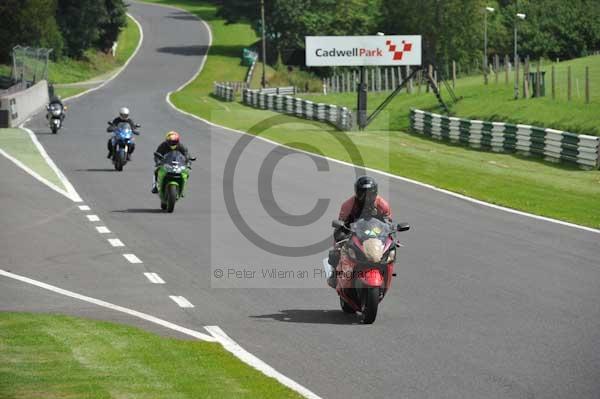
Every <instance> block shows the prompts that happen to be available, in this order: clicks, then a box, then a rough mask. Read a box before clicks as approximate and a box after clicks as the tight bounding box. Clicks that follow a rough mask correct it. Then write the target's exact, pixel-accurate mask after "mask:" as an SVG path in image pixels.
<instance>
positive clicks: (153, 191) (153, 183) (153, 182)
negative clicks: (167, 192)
mask: <svg viewBox="0 0 600 399" xmlns="http://www.w3.org/2000/svg"><path fill="white" fill-rule="evenodd" d="M152 194H158V188H157V187H156V175H154V176H152Z"/></svg>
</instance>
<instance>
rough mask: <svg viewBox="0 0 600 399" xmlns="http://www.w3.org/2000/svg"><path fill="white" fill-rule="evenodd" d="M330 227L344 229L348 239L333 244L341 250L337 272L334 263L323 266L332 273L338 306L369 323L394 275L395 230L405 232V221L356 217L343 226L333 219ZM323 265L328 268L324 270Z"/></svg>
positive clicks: (342, 223) (327, 271) (406, 225)
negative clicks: (334, 274) (333, 274)
mask: <svg viewBox="0 0 600 399" xmlns="http://www.w3.org/2000/svg"><path fill="white" fill-rule="evenodd" d="M332 226H333V227H334V228H342V229H345V230H347V231H348V232H349V233H350V234H351V235H350V237H349V238H348V239H345V240H342V241H340V242H337V243H336V246H337V247H338V248H339V249H341V250H342V256H341V259H340V261H339V262H340V265H341V269H342V270H341V272H336V271H335V267H336V266H337V265H329V264H327V265H325V267H326V273H327V274H328V275H330V273H334V272H335V273H336V274H337V275H336V278H337V286H336V292H337V294H338V295H339V297H340V305H341V307H342V310H343V311H344V312H346V313H356V312H358V313H360V319H361V321H362V322H363V323H364V324H371V323H373V322H374V321H375V318H376V317H377V309H378V307H379V303H380V302H381V301H382V300H383V298H384V297H385V294H386V293H387V291H388V290H389V289H390V287H391V282H392V276H395V274H394V261H395V260H396V250H397V248H398V246H399V245H400V243H399V242H397V241H396V240H395V237H394V233H395V231H406V230H409V229H410V226H409V225H408V224H406V223H401V224H398V225H392V224H390V223H386V222H383V221H381V220H379V219H377V218H368V219H359V220H357V221H356V222H355V223H352V224H351V225H350V227H349V228H348V227H346V225H345V224H344V222H342V221H339V220H334V221H333V222H332ZM327 266H330V269H329V270H327Z"/></svg>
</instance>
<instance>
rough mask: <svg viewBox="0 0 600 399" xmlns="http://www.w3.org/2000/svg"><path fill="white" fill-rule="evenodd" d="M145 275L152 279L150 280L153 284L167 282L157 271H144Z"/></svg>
mask: <svg viewBox="0 0 600 399" xmlns="http://www.w3.org/2000/svg"><path fill="white" fill-rule="evenodd" d="M144 276H146V278H147V279H148V280H150V282H151V283H152V284H164V283H165V280H163V279H162V278H160V276H159V275H158V274H156V273H144Z"/></svg>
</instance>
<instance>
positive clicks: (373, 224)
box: [350, 218, 392, 242]
mask: <svg viewBox="0 0 600 399" xmlns="http://www.w3.org/2000/svg"><path fill="white" fill-rule="evenodd" d="M350 227H351V229H352V231H354V232H355V233H356V236H357V237H358V239H359V240H360V241H366V240H368V239H371V238H375V239H378V240H381V241H384V242H385V240H387V237H388V236H389V235H390V234H391V233H392V229H391V228H390V226H389V225H388V224H387V223H384V222H382V221H381V220H379V219H377V218H369V219H359V220H357V221H356V222H354V223H352V225H351V226H350Z"/></svg>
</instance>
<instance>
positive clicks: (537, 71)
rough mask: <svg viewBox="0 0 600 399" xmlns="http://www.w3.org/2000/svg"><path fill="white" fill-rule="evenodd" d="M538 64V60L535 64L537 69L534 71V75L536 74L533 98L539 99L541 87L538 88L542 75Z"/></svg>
mask: <svg viewBox="0 0 600 399" xmlns="http://www.w3.org/2000/svg"><path fill="white" fill-rule="evenodd" d="M540 62H541V61H540V60H538V62H537V68H536V70H535V73H536V77H535V96H536V97H539V96H540V94H541V90H540V89H541V87H540V84H541V82H540V80H542V79H541V78H542V73H541V72H540Z"/></svg>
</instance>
